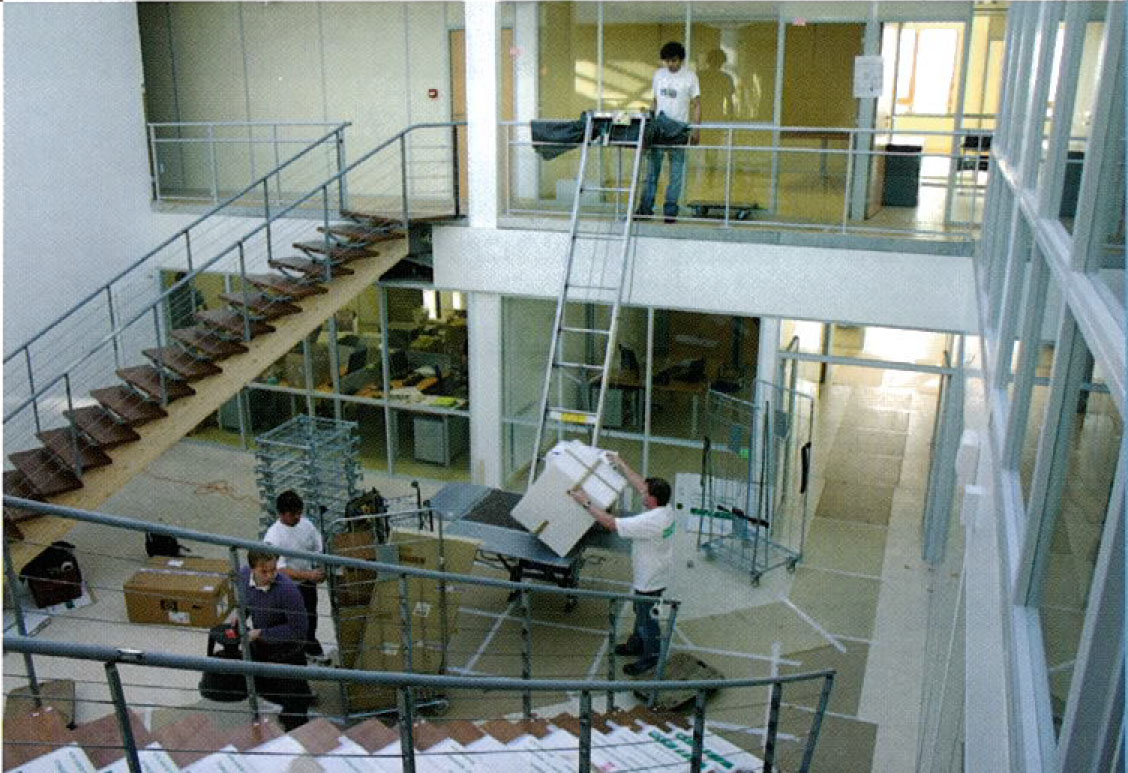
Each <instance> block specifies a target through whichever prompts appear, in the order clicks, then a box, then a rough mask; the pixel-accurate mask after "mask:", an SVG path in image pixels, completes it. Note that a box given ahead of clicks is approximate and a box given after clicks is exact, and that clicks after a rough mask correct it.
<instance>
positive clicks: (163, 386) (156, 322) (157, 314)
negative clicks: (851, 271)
mask: <svg viewBox="0 0 1128 773" xmlns="http://www.w3.org/2000/svg"><path fill="white" fill-rule="evenodd" d="M153 333H154V335H153V341H154V342H155V343H156V346H157V347H158V348H160V346H161V310H160V304H153ZM167 378H168V377H167V375H166V374H165V369H164V356H163V355H162V356H160V357H159V358H158V359H157V379H158V380H159V382H160V397H161V401H160V402H161V407H162V408H167V407H168V383H167V381H166V379H167Z"/></svg>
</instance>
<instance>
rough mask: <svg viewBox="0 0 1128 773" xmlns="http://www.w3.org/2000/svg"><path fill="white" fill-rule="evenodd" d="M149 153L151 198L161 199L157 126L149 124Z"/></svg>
mask: <svg viewBox="0 0 1128 773" xmlns="http://www.w3.org/2000/svg"><path fill="white" fill-rule="evenodd" d="M149 153H150V154H151V155H152V157H153V200H154V201H160V200H161V159H160V158H159V157H158V156H157V127H156V126H154V125H153V124H149Z"/></svg>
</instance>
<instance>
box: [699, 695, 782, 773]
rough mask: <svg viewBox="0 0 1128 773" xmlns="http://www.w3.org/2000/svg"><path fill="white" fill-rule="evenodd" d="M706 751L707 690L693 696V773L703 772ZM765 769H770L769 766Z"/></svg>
mask: <svg viewBox="0 0 1128 773" xmlns="http://www.w3.org/2000/svg"><path fill="white" fill-rule="evenodd" d="M704 752H705V691H704V690H698V691H697V692H696V693H695V694H694V696H693V747H692V750H691V755H692V756H690V758H689V764H690V770H691V771H692V773H701V758H702V756H703V754H704ZM764 770H765V771H766V770H768V768H767V767H765V768H764Z"/></svg>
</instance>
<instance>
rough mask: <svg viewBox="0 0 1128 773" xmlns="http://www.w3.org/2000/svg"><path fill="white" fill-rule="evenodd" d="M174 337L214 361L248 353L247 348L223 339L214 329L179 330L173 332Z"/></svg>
mask: <svg viewBox="0 0 1128 773" xmlns="http://www.w3.org/2000/svg"><path fill="white" fill-rule="evenodd" d="M240 332H241V331H240ZM172 337H173V338H174V339H175V340H177V341H179V342H180V343H182V344H184V345H186V346H190V347H192V348H193V349H196V350H198V351H199V352H201V353H203V354H206V355H207V356H208V357H210V358H211V359H213V360H222V359H223V358H225V357H230V356H231V355H233V354H243V353H244V352H246V351H247V347H245V346H243V345H242V344H241V343H239V342H238V341H232V340H230V339H228V338H223V337H222V336H220V335H219V334H218V333H217V332H216V331H215V330H214V329H212V328H201V327H199V326H194V327H182V328H177V329H176V330H173V331H172Z"/></svg>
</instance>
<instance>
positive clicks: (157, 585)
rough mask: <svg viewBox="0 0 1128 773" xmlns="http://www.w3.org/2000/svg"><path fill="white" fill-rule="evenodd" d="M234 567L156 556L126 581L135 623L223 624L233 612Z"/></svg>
mask: <svg viewBox="0 0 1128 773" xmlns="http://www.w3.org/2000/svg"><path fill="white" fill-rule="evenodd" d="M230 574H231V564H230V563H228V562H227V561H224V560H222V559H214V558H167V557H164V556H156V557H154V558H150V559H149V563H148V566H146V567H145V568H144V569H142V570H140V571H139V572H137V573H136V574H134V575H133V576H132V577H130V578H129V579H128V580H126V582H125V586H124V590H125V608H126V611H127V613H128V615H129V621H130V622H132V623H165V624H171V625H183V626H190V627H195V628H211V627H212V626H213V625H219V624H220V623H222V622H223V621H224V619H225V618H226V617H227V615H228V613H229V612H230V611H231V609H232V605H233V595H232V586H231V580H230Z"/></svg>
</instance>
